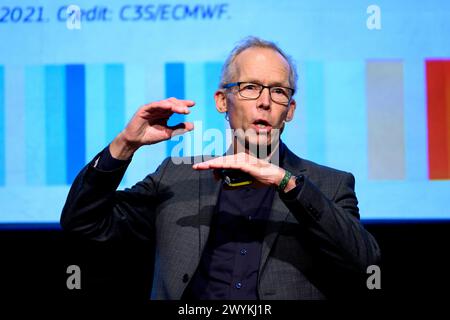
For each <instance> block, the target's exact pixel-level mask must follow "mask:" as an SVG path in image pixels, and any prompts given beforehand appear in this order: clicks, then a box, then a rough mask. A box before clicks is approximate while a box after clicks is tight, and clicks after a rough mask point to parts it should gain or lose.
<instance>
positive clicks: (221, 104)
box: [214, 90, 228, 113]
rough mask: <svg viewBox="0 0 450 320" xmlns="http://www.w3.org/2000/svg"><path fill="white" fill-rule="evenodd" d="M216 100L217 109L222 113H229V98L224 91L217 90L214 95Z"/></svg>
mask: <svg viewBox="0 0 450 320" xmlns="http://www.w3.org/2000/svg"><path fill="white" fill-rule="evenodd" d="M214 100H215V101H216V109H217V111H219V112H220V113H224V112H227V111H228V106H227V97H226V94H225V92H224V91H223V90H217V91H216V92H215V93H214Z"/></svg>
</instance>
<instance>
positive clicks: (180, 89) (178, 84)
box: [164, 63, 185, 156]
mask: <svg viewBox="0 0 450 320" xmlns="http://www.w3.org/2000/svg"><path fill="white" fill-rule="evenodd" d="M164 71H165V80H166V81H165V84H166V97H167V98H169V97H175V98H178V99H184V98H185V88H184V64H183V63H167V64H166V65H165V70H164ZM184 119H185V116H184V115H181V114H176V113H175V114H173V115H172V117H171V118H170V120H169V125H176V124H178V123H180V122H184V121H185V120H184ZM179 143H180V140H176V141H171V140H169V141H167V150H166V152H167V153H166V155H167V156H170V155H171V151H172V148H173V147H174V146H175V145H178V144H179ZM180 156H182V154H180Z"/></svg>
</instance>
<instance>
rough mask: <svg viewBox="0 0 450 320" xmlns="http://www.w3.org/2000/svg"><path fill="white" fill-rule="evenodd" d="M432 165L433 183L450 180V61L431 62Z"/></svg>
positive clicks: (430, 160) (430, 126) (429, 99)
mask: <svg viewBox="0 0 450 320" xmlns="http://www.w3.org/2000/svg"><path fill="white" fill-rule="evenodd" d="M426 80H427V113H428V114H427V115H428V161H429V167H428V170H429V171H428V172H429V178H430V179H450V134H449V128H450V127H449V123H450V121H449V116H450V61H444V60H442V61H439V60H433V61H427V62H426Z"/></svg>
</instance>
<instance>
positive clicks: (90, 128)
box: [0, 62, 224, 186]
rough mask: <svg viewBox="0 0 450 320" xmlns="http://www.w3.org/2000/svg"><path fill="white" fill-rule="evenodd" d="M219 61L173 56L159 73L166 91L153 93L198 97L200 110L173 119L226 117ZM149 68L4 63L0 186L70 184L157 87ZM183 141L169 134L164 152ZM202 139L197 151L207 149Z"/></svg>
mask: <svg viewBox="0 0 450 320" xmlns="http://www.w3.org/2000/svg"><path fill="white" fill-rule="evenodd" d="M220 67H221V64H220V63H216V62H208V63H167V64H166V65H165V67H164V70H163V73H162V74H161V73H157V75H159V78H158V77H157V81H158V82H164V79H166V80H165V85H164V92H160V95H158V97H157V98H153V97H152V100H151V101H153V100H155V99H163V98H165V97H171V96H174V97H177V98H181V99H183V98H186V97H188V98H189V99H192V100H195V101H196V103H197V105H196V107H195V108H196V109H195V113H193V115H187V116H181V115H176V116H174V117H173V118H172V119H171V120H170V121H169V123H171V124H175V123H178V122H181V121H199V120H201V121H202V123H201V125H202V126H203V130H206V129H208V128H220V130H223V128H224V121H223V117H221V116H218V115H217V112H216V110H215V108H214V107H213V103H211V102H213V101H214V100H213V98H212V97H213V93H214V91H215V90H216V84H217V83H218V79H219V76H220ZM142 69H143V67H142V66H134V65H130V67H129V68H126V67H125V66H124V65H123V64H92V65H91V64H87V65H83V64H73V65H45V66H25V67H17V66H14V67H11V66H6V67H5V66H0V186H1V185H11V186H12V185H30V186H43V185H67V184H71V183H72V182H73V179H74V178H75V176H76V174H77V173H78V172H79V171H80V169H81V168H82V167H83V166H84V165H85V164H86V163H87V162H88V161H90V160H91V159H92V157H94V156H95V155H96V154H97V153H98V152H99V151H101V150H102V148H104V147H105V146H106V145H107V144H108V143H109V142H110V141H111V140H112V139H113V138H114V137H115V136H116V135H117V134H118V133H119V132H120V130H122V129H123V127H124V125H125V124H126V121H127V120H128V119H129V118H130V117H131V116H132V114H133V113H134V112H135V111H136V110H137V108H138V107H139V106H140V105H142V104H144V103H146V102H147V95H146V94H145V93H142V92H141V91H149V92H153V91H154V90H157V88H155V86H154V84H153V83H152V81H154V80H153V78H154V76H155V75H154V74H151V73H152V72H153V73H154V70H153V69H152V68H148V69H145V68H144V69H145V72H143V71H142ZM146 72H147V73H150V74H151V77H150V76H149V75H147V74H146ZM150 78H151V79H152V80H151V81H149V80H148V79H150ZM126 85H127V86H128V88H126ZM139 90H140V91H139ZM8 93H9V94H8ZM127 93H128V94H129V95H130V96H128V97H127V96H126V94H127ZM150 96H151V94H150ZM136 97H138V98H136ZM200 129H201V128H200ZM177 143H178V142H177V141H167V142H166V143H165V146H166V147H165V148H166V150H165V155H164V156H168V155H170V154H171V151H172V148H173V146H174V145H175V144H177ZM202 147H203V146H202V145H200V146H198V147H196V148H195V149H196V150H192V151H197V152H202ZM183 151H184V150H183ZM186 151H188V152H189V151H190V150H186ZM181 155H183V154H181ZM138 162H139V161H138ZM148 165H149V163H148V162H147V163H142V166H145V168H146V167H147V166H148ZM138 169H139V168H138ZM138 174H140V175H141V176H142V172H139V173H138ZM125 179H126V177H125Z"/></svg>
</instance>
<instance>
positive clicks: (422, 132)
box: [403, 59, 428, 181]
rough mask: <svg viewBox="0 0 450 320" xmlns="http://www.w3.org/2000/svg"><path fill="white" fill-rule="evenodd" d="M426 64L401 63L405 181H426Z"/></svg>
mask: <svg viewBox="0 0 450 320" xmlns="http://www.w3.org/2000/svg"><path fill="white" fill-rule="evenodd" d="M425 74H426V71H425V63H424V62H423V61H422V60H421V59H414V60H405V61H404V77H403V81H404V90H405V92H404V99H405V104H404V108H405V109H404V112H405V120H404V121H405V153H406V154H405V156H406V178H407V179H408V180H413V181H417V180H422V181H423V180H425V181H426V180H428V141H427V136H428V132H427V120H426V119H427V104H426V86H425V85H420V84H422V83H426V77H425Z"/></svg>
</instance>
